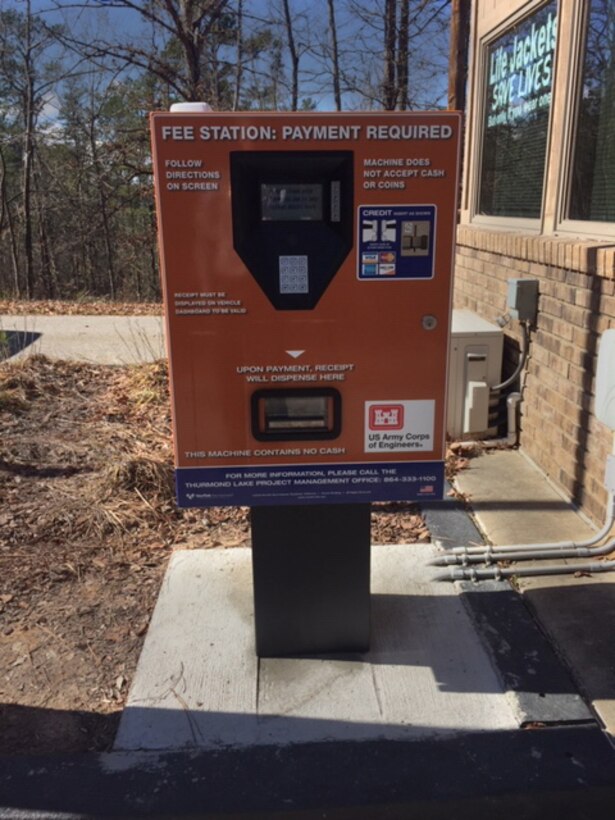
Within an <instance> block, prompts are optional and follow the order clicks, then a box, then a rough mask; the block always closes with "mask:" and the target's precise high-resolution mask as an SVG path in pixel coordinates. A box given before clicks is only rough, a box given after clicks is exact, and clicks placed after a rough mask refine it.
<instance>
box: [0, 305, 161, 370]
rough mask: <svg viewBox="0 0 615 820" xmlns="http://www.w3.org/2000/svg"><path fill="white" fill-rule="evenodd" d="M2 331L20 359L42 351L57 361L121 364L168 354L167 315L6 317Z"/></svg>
mask: <svg viewBox="0 0 615 820" xmlns="http://www.w3.org/2000/svg"><path fill="white" fill-rule="evenodd" d="M0 333H1V334H3V336H2V339H3V344H5V345H8V351H9V356H10V357H11V358H14V359H20V358H24V357H27V356H31V355H33V354H35V353H40V354H42V355H44V356H48V357H49V358H51V359H70V360H74V361H85V362H90V363H95V364H120V365H121V364H136V363H139V362H151V361H156V360H157V359H161V358H163V357H164V356H165V355H166V353H165V347H164V333H163V322H162V317H161V316H41V315H32V316H8V315H6V314H5V315H0ZM0 358H1V351H0Z"/></svg>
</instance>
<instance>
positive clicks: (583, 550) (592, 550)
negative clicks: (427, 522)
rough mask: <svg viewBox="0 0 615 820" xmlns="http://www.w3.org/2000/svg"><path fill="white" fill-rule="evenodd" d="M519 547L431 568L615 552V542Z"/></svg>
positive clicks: (435, 561)
mask: <svg viewBox="0 0 615 820" xmlns="http://www.w3.org/2000/svg"><path fill="white" fill-rule="evenodd" d="M522 547H523V545H519V548H518V551H517V552H507V553H504V555H502V554H501V553H497V552H495V551H494V550H487V551H485V553H484V554H483V555H470V556H467V557H466V558H465V560H460V561H456V562H455V561H444V562H442V561H439V560H438V559H435V560H434V561H432V562H431V566H436V567H442V566H450V565H451V564H452V565H453V566H459V565H461V566H467V565H468V564H493V563H494V562H495V561H552V560H553V559H554V558H595V557H598V556H600V555H608V554H609V553H610V552H613V550H615V540H612V541H608V542H607V543H606V544H603V545H602V546H601V547H575V548H574V549H556V550H536V549H535V550H527V549H525V550H524V549H522Z"/></svg>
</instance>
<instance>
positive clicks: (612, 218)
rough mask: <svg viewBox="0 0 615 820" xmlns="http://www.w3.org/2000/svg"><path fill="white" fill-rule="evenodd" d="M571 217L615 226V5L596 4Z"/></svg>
mask: <svg viewBox="0 0 615 820" xmlns="http://www.w3.org/2000/svg"><path fill="white" fill-rule="evenodd" d="M577 110H578V126H577V134H576V146H575V151H574V158H573V169H572V185H571V196H570V209H569V216H570V218H571V219H582V220H593V221H597V222H615V137H614V134H615V5H614V4H613V2H612V0H591V3H590V7H589V14H588V19H587V37H586V44H585V60H584V64H583V76H582V79H581V85H580V93H579V100H578V109H577Z"/></svg>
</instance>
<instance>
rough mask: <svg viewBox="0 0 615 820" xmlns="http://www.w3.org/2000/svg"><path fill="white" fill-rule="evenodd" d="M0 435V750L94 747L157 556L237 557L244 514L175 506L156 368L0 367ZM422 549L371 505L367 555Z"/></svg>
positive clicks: (163, 383) (399, 508)
mask: <svg viewBox="0 0 615 820" xmlns="http://www.w3.org/2000/svg"><path fill="white" fill-rule="evenodd" d="M1 309H2V307H1V306H0V310H1ZM0 429H1V437H0V499H1V506H0V669H2V670H3V671H2V672H1V673H0V736H2V753H5V754H7V753H11V752H13V753H14V752H29V753H37V752H41V753H43V752H49V751H55V752H58V751H78V750H84V749H105V748H109V745H110V743H111V742H112V740H113V736H114V732H115V729H116V726H117V719H118V716H119V714H120V712H121V708H122V705H123V703H124V701H125V698H126V696H127V693H128V689H129V686H130V681H131V680H132V677H133V674H134V671H135V668H136V663H137V659H138V656H139V652H140V649H141V645H142V642H143V638H144V635H145V632H146V630H147V625H148V622H149V619H150V616H151V613H152V610H153V606H154V603H155V601H156V597H157V594H158V589H159V586H160V582H161V579H162V575H163V572H164V568H165V565H166V562H167V559H168V557H169V555H170V553H171V552H172V551H173V550H175V549H194V548H210V547H221V548H233V547H239V546H248V545H249V544H250V523H249V510H248V509H247V508H245V507H239V508H237V507H213V508H210V509H204V510H201V509H189V510H179V509H178V508H177V507H176V505H175V501H174V491H173V457H172V445H171V427H170V414H169V402H168V386H167V367H166V363H164V362H154V363H152V364H147V365H141V366H126V367H109V366H102V365H91V364H85V363H76V362H70V363H69V362H63V361H51V360H49V359H46V358H45V357H42V356H31V357H29V358H27V359H25V360H23V361H21V362H19V363H11V362H4V363H3V364H2V365H0ZM428 539H429V533H428V531H427V528H426V527H425V523H424V521H423V519H422V517H421V515H420V513H419V510H418V508H417V507H416V506H414V505H412V504H403V503H394V504H375V505H373V512H372V540H373V542H374V543H377V544H386V543H412V542H417V541H426V540H428Z"/></svg>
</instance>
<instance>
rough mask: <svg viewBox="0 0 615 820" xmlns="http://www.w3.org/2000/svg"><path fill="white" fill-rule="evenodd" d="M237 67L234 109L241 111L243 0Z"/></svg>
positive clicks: (239, 9)
mask: <svg viewBox="0 0 615 820" xmlns="http://www.w3.org/2000/svg"><path fill="white" fill-rule="evenodd" d="M235 48H236V50H237V56H236V60H237V67H236V69H235V91H234V92H233V111H239V106H240V104H241V82H242V80H243V0H237V37H236V40H235Z"/></svg>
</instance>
